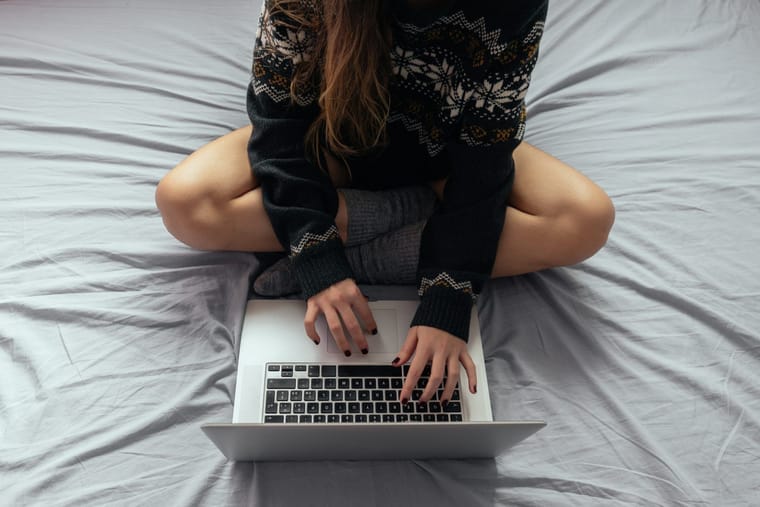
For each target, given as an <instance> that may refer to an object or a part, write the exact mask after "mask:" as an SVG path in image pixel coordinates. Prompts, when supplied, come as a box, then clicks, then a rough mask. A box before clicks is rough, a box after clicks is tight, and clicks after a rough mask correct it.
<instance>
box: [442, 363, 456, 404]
mask: <svg viewBox="0 0 760 507" xmlns="http://www.w3.org/2000/svg"><path fill="white" fill-rule="evenodd" d="M458 381H459V358H458V357H457V356H450V357H449V363H448V365H447V369H446V387H444V389H443V393H442V394H441V403H448V402H449V401H450V400H451V395H452V394H454V388H455V387H456V385H457V382H458Z"/></svg>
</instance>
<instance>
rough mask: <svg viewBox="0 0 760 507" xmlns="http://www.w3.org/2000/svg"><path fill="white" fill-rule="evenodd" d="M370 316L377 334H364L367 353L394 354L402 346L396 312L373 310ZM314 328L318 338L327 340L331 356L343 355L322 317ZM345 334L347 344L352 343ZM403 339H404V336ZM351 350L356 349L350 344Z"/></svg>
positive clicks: (321, 316) (322, 316)
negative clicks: (372, 317) (373, 319)
mask: <svg viewBox="0 0 760 507" xmlns="http://www.w3.org/2000/svg"><path fill="white" fill-rule="evenodd" d="M372 316H374V317H375V322H376V323H377V334H376V335H371V334H365V336H366V337H367V343H368V344H369V353H370V354H383V353H389V354H395V353H396V352H398V351H399V349H400V348H401V344H402V337H400V336H399V328H398V316H397V314H396V310H378V309H375V310H373V311H372ZM316 327H317V333H319V336H320V338H322V339H323V340H327V351H328V352H330V353H331V354H340V355H343V351H342V350H340V348H338V344H337V343H335V339H334V338H333V336H332V333H331V332H330V329H329V328H328V327H327V321H326V320H325V317H324V315H320V316H319V318H318V319H317V322H316ZM343 330H344V331H345V328H344V329H343ZM345 332H346V337H347V338H348V340H349V342H352V343H353V340H351V338H350V337H349V335H348V332H347V331H345ZM403 338H406V336H404V337H403ZM352 349H353V350H354V351H355V350H357V349H358V347H356V345H354V344H352Z"/></svg>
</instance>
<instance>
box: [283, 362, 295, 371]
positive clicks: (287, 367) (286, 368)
mask: <svg viewBox="0 0 760 507" xmlns="http://www.w3.org/2000/svg"><path fill="white" fill-rule="evenodd" d="M282 371H293V365H292V364H283V365H282Z"/></svg>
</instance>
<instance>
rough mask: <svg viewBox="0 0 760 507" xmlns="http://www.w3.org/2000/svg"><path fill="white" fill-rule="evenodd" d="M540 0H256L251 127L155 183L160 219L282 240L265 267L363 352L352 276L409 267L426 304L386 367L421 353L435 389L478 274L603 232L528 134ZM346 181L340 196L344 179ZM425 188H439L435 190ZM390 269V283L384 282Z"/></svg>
mask: <svg viewBox="0 0 760 507" xmlns="http://www.w3.org/2000/svg"><path fill="white" fill-rule="evenodd" d="M546 9H547V5H546V0H518V1H510V2H491V1H486V0H469V1H466V2H465V1H460V0H321V1H320V0H267V1H265V5H264V8H263V12H262V17H261V21H260V26H259V32H258V34H257V40H256V45H255V50H254V63H253V77H252V80H251V84H250V86H249V89H248V97H247V98H248V113H249V117H250V119H251V124H252V127H251V126H249V127H246V128H242V129H240V130H237V131H235V132H232V133H230V134H228V135H225V136H223V137H222V138H220V139H217V140H215V141H213V142H211V143H210V144H209V145H207V146H204V147H203V148H201V149H200V150H198V151H197V152H195V153H193V154H192V155H190V156H189V157H188V158H187V159H186V160H184V161H183V162H182V163H181V164H180V165H179V166H177V167H176V168H175V169H174V170H172V171H171V172H170V173H169V174H168V175H167V176H166V177H165V178H164V179H163V180H162V181H161V183H160V184H159V186H158V189H157V195H156V200H157V204H158V206H159V208H160V210H161V213H162V215H163V218H164V222H165V224H166V227H167V229H168V230H169V231H170V232H171V233H172V234H173V235H174V236H176V237H177V238H178V239H179V240H181V241H183V242H184V243H186V244H188V245H190V246H193V247H195V248H199V249H209V250H243V251H252V252H272V251H283V250H285V251H287V252H289V257H288V259H287V260H286V261H283V262H279V263H277V264H275V265H274V266H273V267H272V268H270V269H269V270H268V271H266V272H265V273H264V274H263V275H261V277H260V279H259V280H257V281H256V284H255V286H256V288H257V289H259V290H260V291H261V292H267V293H269V294H271V295H277V294H282V293H285V292H288V291H291V290H300V291H301V292H302V293H303V296H304V298H305V299H306V300H307V310H306V315H305V319H304V325H305V328H306V334H307V335H308V336H309V337H310V338H311V339H312V340H314V342H315V343H317V344H318V343H319V336H318V334H317V333H316V330H315V320H316V318H317V317H318V315H319V314H324V316H325V318H326V320H327V323H328V326H329V327H330V329H331V330H332V333H333V335H334V337H335V339H336V342H337V343H338V345H339V346H340V347H341V349H342V350H343V351H344V352H345V354H346V355H350V354H351V346H350V343H349V340H348V337H347V336H346V334H345V332H344V326H345V329H346V330H347V332H348V335H349V336H350V338H351V339H352V340H353V342H354V343H355V344H356V346H357V347H358V348H359V349H360V350H361V351H362V352H363V353H367V352H368V350H369V348H370V343H371V339H370V340H367V338H366V337H365V331H363V330H362V324H363V326H364V329H365V330H366V331H367V332H368V333H370V334H371V333H373V332H376V324H375V321H374V319H373V316H372V313H371V311H370V309H369V306H368V305H367V302H366V299H365V298H364V296H363V295H362V293H361V292H360V290H359V289H358V288H357V285H356V282H357V280H359V281H363V280H364V281H367V280H369V281H385V282H387V281H390V280H395V281H399V282H406V281H408V280H407V278H408V277H409V276H410V273H411V274H412V275H411V276H414V275H416V276H417V282H418V283H419V293H420V297H421V302H420V305H419V308H418V310H417V313H416V315H415V317H414V320H413V321H412V323H411V326H410V330H409V333H408V336H407V339H406V342H405V344H404V346H403V347H402V349H401V350H400V351H399V354H398V357H397V358H396V359H395V360H394V362H393V364H394V365H401V364H404V363H406V362H407V361H408V360H409V359H410V358H412V357H413V360H412V362H411V365H410V369H409V373H408V375H407V380H406V383H405V384H404V386H403V389H402V391H401V393H400V397H401V400H402V402H406V401H407V400H409V399H411V393H412V389H413V387H414V386H415V384H416V382H417V379H418V377H419V376H420V373H421V372H422V370H423V368H424V367H425V365H426V364H427V363H428V362H430V363H431V373H430V381H429V382H428V384H427V387H426V389H425V390H424V392H423V394H422V396H421V398H420V399H421V400H422V401H427V400H429V399H430V398H431V397H432V396H433V395H434V394H435V392H436V389H437V388H438V387H439V386H440V385H441V383H442V381H443V379H444V374H445V373H446V372H447V373H448V380H447V381H446V382H445V385H444V391H443V394H442V395H441V397H440V399H441V401H442V402H444V403H445V402H446V401H448V400H449V399H450V397H451V395H452V392H453V390H454V387H455V383H456V379H457V378H458V377H459V371H460V365H462V366H463V367H464V368H465V371H466V373H467V376H468V382H469V389H470V391H472V392H475V391H476V389H477V386H476V382H477V379H476V378H475V372H474V365H473V363H472V360H471V358H470V357H469V355H468V353H467V350H466V340H467V338H468V337H467V333H468V328H469V316H470V312H471V307H472V304H473V300H474V298H475V297H476V296H477V294H478V293H479V292H480V290H481V287H482V285H483V283H484V282H485V280H486V279H487V278H489V277H502V276H512V275H517V274H522V273H528V272H533V271H538V270H541V269H546V268H550V267H553V266H563V265H569V264H574V263H577V262H580V261H582V260H584V259H586V258H588V257H589V256H591V255H593V254H594V253H595V252H596V251H597V250H599V249H600V248H601V247H602V246H603V245H604V243H605V242H606V240H607V235H608V233H609V231H610V228H611V227H612V223H613V220H614V210H613V207H612V204H611V202H610V200H609V198H608V197H607V195H606V194H605V193H604V192H603V191H602V190H601V189H600V188H599V187H597V186H596V185H595V184H594V183H592V182H591V181H590V180H588V179H587V178H586V177H584V176H583V175H581V174H580V173H579V172H577V171H575V170H574V169H572V168H571V167H569V166H567V165H566V164H564V163H562V162H560V161H559V160H557V159H555V158H553V157H551V156H550V155H548V154H546V153H543V152H542V151H540V150H538V149H536V148H534V147H532V146H530V145H528V144H526V143H524V142H522V143H521V139H522V135H523V130H524V121H525V108H524V97H525V93H526V91H527V88H528V84H529V81H530V75H531V72H532V70H533V67H534V65H535V62H536V58H537V55H538V45H539V41H540V37H541V34H542V29H543V22H544V19H545V15H546ZM336 189H339V190H336ZM430 189H432V190H433V192H434V193H433V192H431V191H430ZM394 276H395V277H396V278H394Z"/></svg>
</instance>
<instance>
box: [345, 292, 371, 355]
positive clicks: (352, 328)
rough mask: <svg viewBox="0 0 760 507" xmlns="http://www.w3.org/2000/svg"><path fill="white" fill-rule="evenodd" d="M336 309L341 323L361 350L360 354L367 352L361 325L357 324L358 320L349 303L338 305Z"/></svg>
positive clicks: (365, 339)
mask: <svg viewBox="0 0 760 507" xmlns="http://www.w3.org/2000/svg"><path fill="white" fill-rule="evenodd" d="M338 311H339V312H340V318H341V319H342V320H343V324H344V325H345V326H346V330H348V334H349V335H350V336H351V338H352V339H353V340H354V343H355V344H356V346H357V347H359V350H361V351H362V354H366V353H367V352H369V349H368V348H367V338H366V337H365V336H364V331H362V327H361V326H360V325H359V320H358V319H357V318H356V314H354V311H353V310H352V309H351V305H348V304H345V305H341V306H339V307H338Z"/></svg>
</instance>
